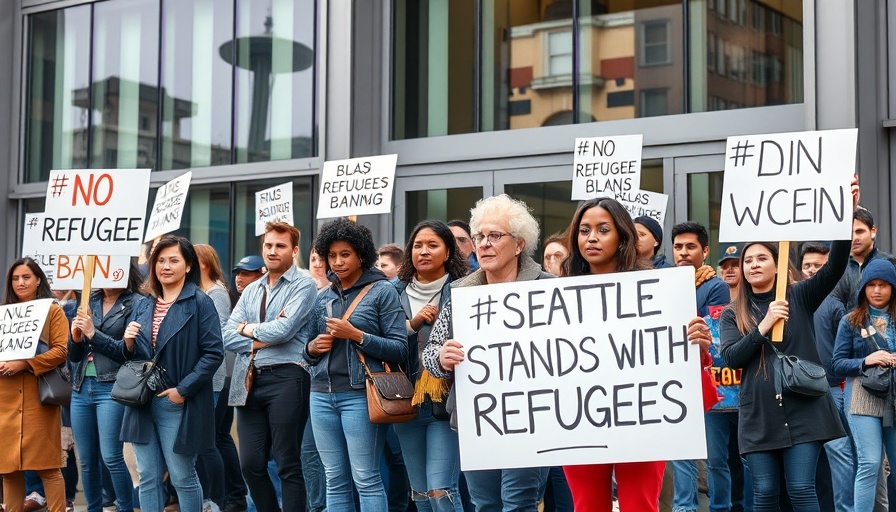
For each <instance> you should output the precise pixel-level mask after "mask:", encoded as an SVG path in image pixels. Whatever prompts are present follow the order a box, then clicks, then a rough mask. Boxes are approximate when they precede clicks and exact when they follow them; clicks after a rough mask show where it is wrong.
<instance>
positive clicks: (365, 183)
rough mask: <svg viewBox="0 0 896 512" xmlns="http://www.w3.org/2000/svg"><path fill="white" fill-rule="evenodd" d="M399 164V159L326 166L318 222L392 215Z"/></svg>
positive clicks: (371, 158) (387, 157)
mask: <svg viewBox="0 0 896 512" xmlns="http://www.w3.org/2000/svg"><path fill="white" fill-rule="evenodd" d="M397 164H398V155H379V156H368V157H362V158H350V159H348V160H332V161H329V162H324V169H323V172H322V173H321V178H320V203H318V206H317V218H318V219H328V218H332V217H348V216H349V215H376V214H380V213H390V212H391V211H392V191H393V189H394V188H395V166H396V165H397Z"/></svg>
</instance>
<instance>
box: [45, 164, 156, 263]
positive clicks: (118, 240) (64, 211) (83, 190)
mask: <svg viewBox="0 0 896 512" xmlns="http://www.w3.org/2000/svg"><path fill="white" fill-rule="evenodd" d="M148 194H149V169H84V170H76V171H72V170H68V171H50V180H49V181H48V182H47V200H46V212H45V213H44V218H43V224H42V228H41V231H40V239H39V247H38V249H39V250H40V251H42V253H44V254H54V253H55V254H106V255H113V256H136V255H138V254H139V253H140V245H141V241H142V240H143V231H144V227H145V218H144V217H145V215H146V202H147V197H148Z"/></svg>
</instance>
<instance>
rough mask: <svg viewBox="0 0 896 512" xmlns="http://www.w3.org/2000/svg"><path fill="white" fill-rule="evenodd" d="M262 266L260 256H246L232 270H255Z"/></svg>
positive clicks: (262, 262) (262, 260) (262, 261)
mask: <svg viewBox="0 0 896 512" xmlns="http://www.w3.org/2000/svg"><path fill="white" fill-rule="evenodd" d="M263 268H264V259H262V257H261V256H256V255H252V256H246V257H245V258H243V259H241V260H240V261H239V263H237V264H236V266H235V267H233V271H234V272H237V271H239V270H245V271H247V272H257V271H259V270H261V269H263Z"/></svg>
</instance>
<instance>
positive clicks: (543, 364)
mask: <svg viewBox="0 0 896 512" xmlns="http://www.w3.org/2000/svg"><path fill="white" fill-rule="evenodd" d="M451 302H452V320H453V329H454V331H453V337H454V339H456V340H457V341H459V342H460V343H461V344H463V346H464V352H465V360H464V362H462V363H461V364H459V365H458V366H457V367H456V368H455V386H456V391H457V418H458V435H459V438H460V453H461V467H462V469H463V470H465V471H466V470H479V469H497V468H526V467H549V466H563V465H570V464H595V463H615V462H635V461H651V460H678V459H703V458H705V457H706V440H705V431H704V426H703V398H702V388H701V373H700V372H701V367H700V352H699V348H698V347H697V346H696V345H691V344H690V343H689V342H688V340H687V324H688V322H689V321H690V320H691V319H692V318H693V317H694V315H695V312H696V311H697V306H696V295H695V293H694V271H693V269H692V268H683V267H678V268H670V269H662V270H650V271H641V272H625V273H613V274H607V275H593V276H580V277H569V278H561V279H543V280H535V281H525V282H516V283H504V284H495V285H488V286H474V287H462V288H455V289H453V290H452V292H451ZM670 439H674V440H675V442H674V443H670V442H669V440H670Z"/></svg>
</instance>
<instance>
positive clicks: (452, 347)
mask: <svg viewBox="0 0 896 512" xmlns="http://www.w3.org/2000/svg"><path fill="white" fill-rule="evenodd" d="M463 361H464V347H463V345H461V344H460V343H459V342H458V341H457V340H448V341H446V342H445V343H444V344H442V347H441V348H440V349H439V364H440V365H442V368H444V369H445V370H447V371H449V372H451V371H454V367H455V366H457V365H458V364H460V363H462V362H463Z"/></svg>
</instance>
